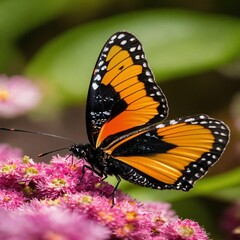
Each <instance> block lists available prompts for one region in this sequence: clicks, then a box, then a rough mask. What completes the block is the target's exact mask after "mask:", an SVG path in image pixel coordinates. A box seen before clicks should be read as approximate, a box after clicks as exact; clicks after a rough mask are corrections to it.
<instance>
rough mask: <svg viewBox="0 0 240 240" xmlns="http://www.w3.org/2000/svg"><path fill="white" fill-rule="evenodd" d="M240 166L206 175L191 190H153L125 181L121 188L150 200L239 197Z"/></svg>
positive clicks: (226, 198)
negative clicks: (227, 192)
mask: <svg viewBox="0 0 240 240" xmlns="http://www.w3.org/2000/svg"><path fill="white" fill-rule="evenodd" d="M239 176H240V168H237V169H234V170H231V171H229V172H226V173H222V174H219V175H216V176H213V177H206V178H203V179H201V180H199V181H198V182H197V183H196V184H195V186H194V188H193V189H191V190H190V191H189V192H182V191H177V190H170V191H169V190H163V191H158V190H153V189H148V188H143V187H138V186H137V187H136V186H135V185H133V184H130V183H128V182H125V181H124V183H123V184H122V183H121V185H120V188H121V189H123V191H124V192H127V193H129V194H130V195H131V196H132V197H134V198H137V199H139V200H145V201H146V200H148V201H157V200H161V201H167V202H175V201H180V200H183V199H188V198H193V197H199V196H208V197H211V198H213V197H215V198H219V199H222V200H229V199H234V198H237V196H238V197H239V196H240V191H239V190H240V189H239V186H240V177H239ZM229 189H232V191H233V190H235V191H234V193H233V192H232V193H231V196H225V197H224V196H223V195H224V193H226V191H227V190H229Z"/></svg>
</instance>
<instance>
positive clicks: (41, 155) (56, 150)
mask: <svg viewBox="0 0 240 240" xmlns="http://www.w3.org/2000/svg"><path fill="white" fill-rule="evenodd" d="M66 149H69V148H68V147H64V148H58V149H55V150H52V151H49V152H45V153H40V154H38V155H37V156H38V157H43V156H46V155H48V154H50V153H54V152H59V151H62V150H66Z"/></svg>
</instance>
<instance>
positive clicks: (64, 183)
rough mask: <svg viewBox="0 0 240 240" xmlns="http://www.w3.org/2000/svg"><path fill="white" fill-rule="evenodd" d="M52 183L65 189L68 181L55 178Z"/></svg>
mask: <svg viewBox="0 0 240 240" xmlns="http://www.w3.org/2000/svg"><path fill="white" fill-rule="evenodd" d="M52 183H53V184H54V186H55V187H65V185H66V181H65V180H64V179H62V178H54V179H53V180H52Z"/></svg>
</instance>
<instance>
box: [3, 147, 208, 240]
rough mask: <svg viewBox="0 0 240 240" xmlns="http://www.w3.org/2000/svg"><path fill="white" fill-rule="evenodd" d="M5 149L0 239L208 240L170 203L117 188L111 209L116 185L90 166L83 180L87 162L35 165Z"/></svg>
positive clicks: (68, 160)
mask: <svg viewBox="0 0 240 240" xmlns="http://www.w3.org/2000/svg"><path fill="white" fill-rule="evenodd" d="M2 148H4V149H5V151H3V150H1V149H2ZM6 149H7V148H6V145H3V146H1V145H0V153H1V152H4V154H3V157H2V156H0V205H1V208H0V219H1V220H0V221H1V224H0V239H18V240H21V239H47V240H50V239H73V240H75V239H76V240H78V239H81V240H85V239H87V240H91V239H158V240H161V239H162V240H163V239H165V240H166V239H172V240H174V239H183V240H184V239H188V240H204V239H208V237H207V235H206V232H205V231H204V229H202V228H201V227H200V226H199V225H198V223H196V222H194V221H192V220H189V219H185V220H181V219H180V218H179V217H178V216H177V215H176V214H175V212H174V211H173V210H172V209H171V206H170V205H169V204H167V203H140V202H138V201H136V200H135V199H132V198H131V197H130V196H128V195H126V194H123V193H121V192H120V191H117V193H116V199H115V205H114V207H112V191H113V187H112V186H111V185H109V184H108V183H106V182H101V179H100V178H99V177H98V176H95V175H94V174H93V172H92V171H90V170H87V171H86V172H85V173H84V176H83V178H81V176H82V173H83V172H82V167H83V165H84V161H83V160H79V159H75V158H73V157H69V156H68V157H60V156H55V157H53V158H52V160H51V162H50V164H46V163H36V162H34V161H33V160H32V159H30V158H29V157H26V156H24V157H22V156H20V152H18V151H16V150H14V151H13V150H12V152H13V153H14V154H13V156H10V154H7V153H6ZM8 150H9V151H11V149H10V148H8ZM80 179H82V180H81V181H80Z"/></svg>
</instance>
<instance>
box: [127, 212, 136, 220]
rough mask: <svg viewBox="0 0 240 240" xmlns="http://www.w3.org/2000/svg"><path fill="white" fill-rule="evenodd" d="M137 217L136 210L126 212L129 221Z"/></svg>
mask: <svg viewBox="0 0 240 240" xmlns="http://www.w3.org/2000/svg"><path fill="white" fill-rule="evenodd" d="M136 218H137V213H136V212H134V211H132V212H127V213H126V219H127V221H129V222H130V221H133V220H134V219H136Z"/></svg>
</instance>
